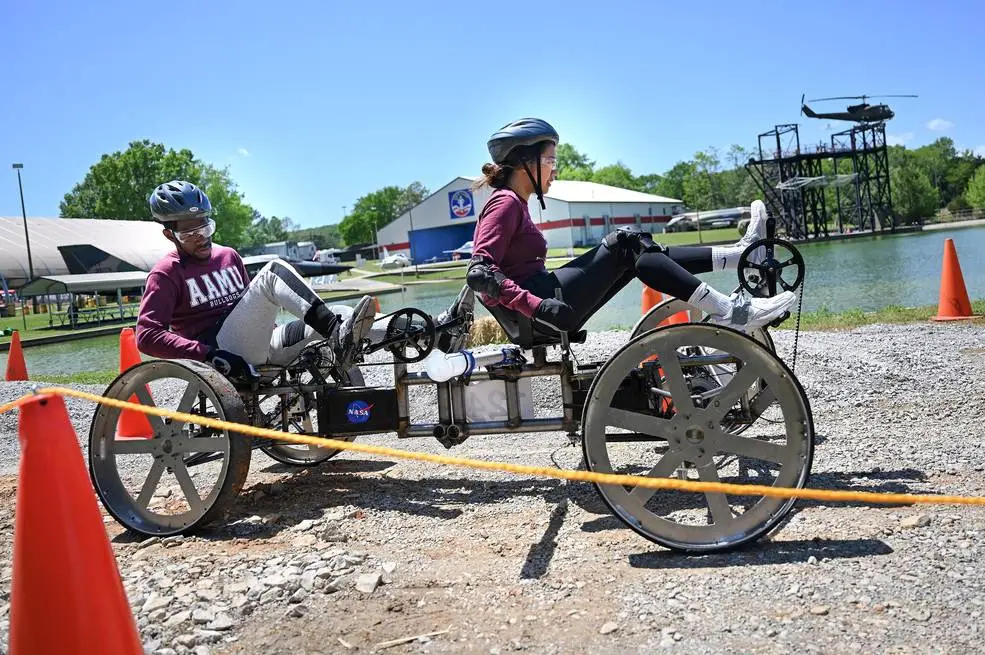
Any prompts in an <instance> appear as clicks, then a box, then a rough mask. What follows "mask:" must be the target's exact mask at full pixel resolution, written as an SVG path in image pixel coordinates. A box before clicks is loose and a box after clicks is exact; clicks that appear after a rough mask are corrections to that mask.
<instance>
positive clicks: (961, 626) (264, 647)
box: [0, 324, 985, 655]
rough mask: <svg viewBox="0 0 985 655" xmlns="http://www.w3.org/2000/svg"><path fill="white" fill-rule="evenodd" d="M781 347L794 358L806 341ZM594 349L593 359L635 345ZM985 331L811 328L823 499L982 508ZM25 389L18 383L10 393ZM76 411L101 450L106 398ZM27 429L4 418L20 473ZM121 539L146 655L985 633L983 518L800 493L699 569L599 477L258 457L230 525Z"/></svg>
mask: <svg viewBox="0 0 985 655" xmlns="http://www.w3.org/2000/svg"><path fill="white" fill-rule="evenodd" d="M773 336H774V339H775V340H776V342H777V348H778V351H779V352H780V353H781V355H784V356H785V357H786V358H787V359H789V355H790V352H791V346H792V342H793V334H792V332H790V331H786V330H783V331H775V332H774V333H773ZM597 337H598V338H597V340H595V341H593V343H592V344H591V345H585V346H581V347H579V349H578V356H579V358H580V359H582V360H591V359H594V358H599V357H604V356H606V355H607V354H609V353H611V352H612V351H613V350H614V349H615V348H616V347H618V346H619V345H620V344H622V343H623V342H624V341H625V339H626V334H625V333H621V332H609V333H601V334H599V335H597ZM983 337H985V330H983V328H982V327H981V326H979V325H966V324H947V325H937V324H915V325H906V326H869V327H864V328H859V329H856V330H851V331H844V332H823V333H821V332H818V333H802V334H801V338H800V346H799V355H798V360H797V361H798V363H797V375H798V377H799V379H800V380H801V382H802V383H803V385H804V387H805V389H806V391H807V394H808V396H809V398H810V402H811V406H812V410H813V414H814V422H815V427H816V430H817V436H818V439H817V445H816V450H815V459H814V466H813V475H812V478H811V482H810V486H812V487H819V488H835V489H851V490H868V491H883V492H913V493H947V494H973V495H985V480H983V470H985V455H983V454H982V450H981V448H980V445H979V444H980V442H981V439H982V428H981V426H982V417H983V416H985V375H983V373H985V338H983ZM367 374H368V378H369V381H370V382H384V381H385V379H386V376H387V375H388V374H389V371H388V370H387V369H385V368H372V367H370V368H367ZM28 388H29V386H28V385H27V384H23V383H0V403H2V402H6V401H8V400H11V399H13V398H15V397H17V396H19V395H21V394H23V393H24V392H25V391H26V390H27V389H28ZM82 388H85V389H86V390H89V391H94V392H97V393H98V392H100V391H101V389H100V388H93V387H82ZM534 391H535V404H536V408H537V413H538V415H540V416H547V415H552V414H553V413H554V412H555V411H556V409H557V394H556V387H554V386H553V385H552V384H550V383H548V381H547V380H544V381H539V382H538V384H535V387H534ZM412 400H413V414H414V415H415V418H416V417H420V418H421V419H422V420H423V419H426V418H429V417H430V418H433V417H435V415H436V412H437V410H436V407H435V406H434V400H433V396H430V395H428V394H427V393H422V394H415V396H414V397H412ZM66 405H67V407H68V410H69V413H70V415H71V418H72V422H73V425H74V426H75V428H76V431H77V432H78V434H79V436H80V437H81V438H83V439H84V438H85V436H86V434H87V431H88V421H89V417H90V416H91V412H92V405H91V404H90V403H88V402H86V401H78V400H75V399H72V398H66ZM16 429H17V423H16V417H15V416H14V415H11V414H8V415H4V416H0V432H2V438H0V467H2V471H0V473H2V474H3V475H5V476H8V478H6V479H8V481H10V480H13V477H12V476H13V475H15V474H16V470H17V456H18V447H17V443H16V441H17V440H16V437H17V431H16ZM363 441H365V442H367V443H380V444H386V445H395V440H394V439H393V438H392V437H389V438H384V437H371V438H367V439H365V440H363ZM396 445H397V446H398V447H405V448H408V449H413V450H422V451H427V452H436V453H445V452H448V451H446V450H445V449H444V448H443V447H442V446H440V444H437V443H436V442H434V441H433V440H430V439H427V440H413V441H409V442H406V443H400V444H396ZM451 452H452V454H455V455H462V456H467V457H476V458H482V459H491V460H492V459H495V460H500V461H510V462H518V463H529V464H537V465H548V466H549V465H552V463H553V462H556V463H558V464H560V465H561V466H565V467H570V468H573V467H574V466H576V465H577V463H578V460H579V457H580V451H579V450H578V449H576V448H572V447H570V446H568V441H567V438H566V437H565V436H564V435H562V434H552V433H549V434H541V435H526V436H515V437H481V436H478V437H473V438H471V439H469V440H468V441H467V442H466V443H465V444H463V445H462V446H460V447H458V448H455V449H454V450H452V451H451ZM8 486H10V483H8ZM4 498H5V501H4V504H3V505H0V534H2V535H3V538H2V539H0V555H2V556H3V559H4V561H5V563H4V568H3V571H2V573H0V615H2V616H0V619H2V623H3V625H2V630H3V632H2V633H0V646H3V647H5V644H6V630H7V620H8V617H7V612H8V607H9V606H8V604H7V603H9V585H10V576H11V569H10V554H11V544H12V540H11V538H12V525H13V500H12V498H13V497H12V495H11V494H10V493H8V494H6V495H5V496H4ZM106 525H107V530H108V532H109V534H110V537H111V539H112V541H113V545H114V549H115V551H116V553H117V558H118V562H119V564H120V567H121V571H122V574H123V576H124V580H125V583H126V586H127V590H128V593H129V594H130V599H131V604H132V606H133V608H134V610H135V614H136V615H137V617H138V624H139V626H140V628H141V634H142V637H143V639H144V640H145V643H146V645H147V649H148V652H155V653H162V654H167V653H196V654H198V655H202V654H204V653H288V652H290V653H316V652H324V653H328V652H356V649H358V650H359V651H363V652H365V651H367V650H373V649H374V648H375V647H378V646H379V644H381V643H382V642H385V641H387V640H390V639H396V638H401V637H410V636H415V635H424V634H428V633H435V632H438V633H441V632H442V631H444V630H446V629H447V630H448V631H447V632H443V633H441V634H435V635H432V636H426V637H420V638H418V639H416V640H411V641H410V642H409V643H406V644H401V645H397V646H393V647H392V649H391V650H392V651H393V652H431V653H451V652H469V653H471V652H476V653H505V652H509V651H514V650H526V651H531V652H538V653H562V652H606V653H608V652H614V653H638V652H654V651H663V650H667V651H679V652H687V653H724V652H737V651H741V652H755V653H787V652H791V651H794V650H796V651H798V652H809V653H857V652H892V653H909V652H913V653H917V652H919V653H928V652H929V653H937V652H940V653H972V652H979V651H980V643H981V638H982V635H981V629H980V628H979V626H980V625H982V620H981V613H982V611H983V607H982V605H983V603H985V594H983V593H982V592H983V589H985V569H983V567H982V566H981V561H982V556H983V546H982V537H983V535H985V508H977V507H959V506H931V505H924V506H912V507H902V506H857V505H847V504H844V503H831V504H822V503H816V502H803V503H799V504H798V505H797V509H796V510H795V513H794V516H793V518H792V519H791V520H790V522H789V523H787V524H785V525H784V526H783V527H782V528H781V529H780V530H779V531H777V532H775V533H774V534H773V535H771V537H770V538H769V539H766V540H762V541H761V542H757V543H756V544H753V545H751V546H749V547H747V548H746V549H744V550H742V551H739V552H734V553H729V554H721V555H707V556H701V557H688V556H683V555H679V554H675V553H671V552H669V551H666V550H664V549H662V548H660V547H658V546H656V545H655V544H652V543H650V542H648V541H645V540H643V539H642V538H641V537H639V536H637V535H636V534H635V533H632V532H631V531H629V530H627V529H625V528H624V527H623V526H622V524H620V523H619V522H618V521H616V520H615V519H613V518H612V517H611V516H610V515H609V513H608V512H607V511H606V508H605V507H604V505H602V503H601V502H600V501H599V499H598V496H597V494H596V493H595V491H594V489H593V488H592V487H590V486H588V485H580V484H572V485H565V484H563V483H561V482H559V481H556V480H541V479H530V478H524V477H517V476H511V475H509V474H496V473H485V472H477V471H471V470H465V469H454V468H439V467H435V466H431V465H426V464H419V463H414V462H409V461H404V460H387V459H383V458H375V457H364V456H361V455H359V454H355V453H353V454H342V455H341V456H340V457H339V458H337V459H336V460H333V461H332V462H330V463H328V464H325V465H323V466H321V467H318V468H316V469H311V470H303V471H298V470H290V469H287V468H285V467H282V466H279V465H276V464H275V463H274V462H272V460H269V459H268V458H266V457H265V456H263V455H261V454H256V455H255V457H254V460H253V463H252V466H251V474H250V480H249V482H248V485H247V488H246V489H244V491H243V493H242V494H241V497H240V499H238V501H237V504H236V506H235V507H234V510H233V512H232V515H231V517H230V520H229V523H228V524H227V525H225V526H219V527H218V528H217V529H215V530H213V531H211V532H209V533H207V534H203V535H201V536H197V537H192V538H183V539H181V538H179V539H171V540H165V541H164V542H159V541H151V542H145V543H138V542H136V541H134V540H133V539H131V538H129V537H128V536H127V535H125V534H122V533H121V531H120V530H119V528H118V526H117V525H116V524H115V522H113V521H112V520H111V519H108V518H107V522H106Z"/></svg>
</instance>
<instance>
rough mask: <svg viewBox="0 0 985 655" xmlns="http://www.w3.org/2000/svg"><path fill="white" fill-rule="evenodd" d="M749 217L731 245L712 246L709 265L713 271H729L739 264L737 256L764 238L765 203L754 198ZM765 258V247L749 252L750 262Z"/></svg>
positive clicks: (759, 262) (753, 262)
mask: <svg viewBox="0 0 985 655" xmlns="http://www.w3.org/2000/svg"><path fill="white" fill-rule="evenodd" d="M750 215H751V217H752V218H751V219H750V221H749V226H748V227H747V228H746V233H745V234H743V235H742V238H741V239H739V240H738V241H736V242H735V243H733V244H732V245H731V246H712V247H711V265H712V270H713V271H731V270H735V269H736V268H738V266H739V258H740V257H741V256H742V253H744V252H745V251H746V248H748V247H749V246H750V245H752V244H753V243H754V242H756V241H759V240H760V239H765V238H766V221H767V219H768V218H769V215H768V214H767V213H766V203H764V202H763V201H762V200H755V201H753V203H752V207H751V211H750ZM764 259H766V248H763V247H760V248H756V250H755V251H754V252H751V253H749V262H750V263H751V264H761V263H762V262H763V260H764Z"/></svg>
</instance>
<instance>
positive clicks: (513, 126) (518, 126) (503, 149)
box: [486, 118, 561, 209]
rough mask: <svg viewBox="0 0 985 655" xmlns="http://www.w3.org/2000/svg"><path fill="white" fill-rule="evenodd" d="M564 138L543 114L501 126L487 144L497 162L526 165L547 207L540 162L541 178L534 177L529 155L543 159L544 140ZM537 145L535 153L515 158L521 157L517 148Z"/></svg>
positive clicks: (538, 193) (555, 140)
mask: <svg viewBox="0 0 985 655" xmlns="http://www.w3.org/2000/svg"><path fill="white" fill-rule="evenodd" d="M560 139H561V137H560V136H558V133H557V130H555V129H554V128H553V127H552V126H551V124H550V123H548V122H547V121H545V120H543V119H540V118H521V119H519V120H515V121H513V122H512V123H508V124H506V125H504V126H503V127H501V128H499V130H498V131H497V132H496V133H495V134H493V135H492V136H491V137H489V141H488V143H487V144H486V147H488V148H489V155H490V156H491V157H492V159H493V162H494V163H495V164H499V165H506V166H511V167H513V166H517V165H521V166H523V170H525V171H526V172H527V177H528V178H530V183H531V184H533V186H534V192H535V193H536V194H537V199H538V200H539V201H540V206H541V208H542V209H547V205H546V204H545V203H544V191H543V184H542V180H541V176H540V166H539V165H538V166H537V178H536V179H534V175H533V173H531V172H530V167H529V166H527V159H535V160H539V158H540V153H541V152H543V150H544V143H546V142H548V141H549V142H552V143H554V145H557V143H558V141H560ZM533 145H536V146H537V149H536V151H535V152H534V153H533V157H529V158H528V157H523V158H522V159H523V161H514V160H515V159H517V158H515V157H513V158H511V155H512V154H513V153H514V152H515V151H516V150H517V148H525V147H527V146H533Z"/></svg>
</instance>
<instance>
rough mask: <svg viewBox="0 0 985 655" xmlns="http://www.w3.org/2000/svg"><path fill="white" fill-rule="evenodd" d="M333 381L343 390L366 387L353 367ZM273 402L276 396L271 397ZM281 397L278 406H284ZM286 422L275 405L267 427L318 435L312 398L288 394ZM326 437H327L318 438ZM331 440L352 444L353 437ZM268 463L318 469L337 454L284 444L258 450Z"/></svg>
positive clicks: (334, 450)
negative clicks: (269, 460)
mask: <svg viewBox="0 0 985 655" xmlns="http://www.w3.org/2000/svg"><path fill="white" fill-rule="evenodd" d="M331 377H332V379H333V380H334V381H335V382H336V383H338V384H339V385H340V386H343V387H361V386H364V385H365V381H364V380H363V373H362V371H360V370H359V368H358V367H355V366H354V367H352V368H351V369H350V370H349V372H348V373H346V374H343V375H340V376H335V375H333V376H331ZM274 398H276V396H274ZM283 400H284V397H283V396H282V397H281V399H280V401H279V402H283ZM287 402H288V403H289V404H288V421H287V424H286V425H284V424H283V421H282V420H281V417H280V409H279V408H280V404H279V403H278V405H277V409H275V412H274V413H275V414H276V415H277V416H276V417H275V418H274V419H273V420H272V421H271V422H270V424H269V425H268V426H267V427H270V428H271V429H274V430H282V431H284V432H295V433H301V434H309V435H318V434H319V431H318V408H317V406H316V405H315V398H314V395H313V394H304V395H301V394H296V393H295V394H290V395H289V396H288V397H287ZM320 436H329V435H320ZM330 438H332V439H337V440H339V441H349V442H351V441H353V440H354V439H355V438H356V437H355V435H344V436H337V437H336V436H331V437H330ZM260 450H261V451H263V452H264V453H265V454H266V455H268V456H269V457H270V458H271V459H274V460H276V461H278V462H280V463H281V464H287V465H288V466H318V465H319V464H321V463H322V462H325V461H328V460H330V459H332V458H333V457H335V456H336V455H337V454H339V453H340V452H341V451H340V450H339V449H338V448H326V447H324V446H312V445H310V444H304V443H288V442H286V441H278V442H273V443H271V444H270V445H267V446H263V447H262V448H260Z"/></svg>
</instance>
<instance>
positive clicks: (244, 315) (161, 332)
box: [136, 180, 375, 379]
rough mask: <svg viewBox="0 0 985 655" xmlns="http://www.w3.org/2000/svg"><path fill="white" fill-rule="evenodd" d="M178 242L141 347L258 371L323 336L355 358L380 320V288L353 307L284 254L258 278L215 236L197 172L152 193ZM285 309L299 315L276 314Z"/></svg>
mask: <svg viewBox="0 0 985 655" xmlns="http://www.w3.org/2000/svg"><path fill="white" fill-rule="evenodd" d="M149 203H150V210H151V215H152V216H153V217H154V220H156V221H158V222H159V223H161V224H162V225H163V226H164V237H165V238H167V239H168V240H169V241H171V242H172V243H174V244H175V251H174V252H172V253H169V254H168V255H166V256H165V257H163V258H162V259H161V260H160V261H159V262H158V263H157V264H156V265H155V266H154V268H153V269H151V271H150V273H149V274H148V275H147V282H146V286H145V290H144V295H143V298H142V300H141V303H140V311H139V314H138V316H137V330H136V337H137V348H138V349H139V350H140V351H141V352H143V353H145V354H147V355H151V356H152V357H159V358H162V359H180V358H184V359H194V360H197V361H204V362H207V363H209V364H210V365H212V366H213V367H214V368H216V370H218V371H220V372H221V373H223V374H224V375H226V376H228V377H231V378H237V379H242V378H249V377H255V376H256V371H255V370H254V368H253V366H255V365H260V364H274V365H286V364H289V363H290V362H291V361H292V360H293V359H294V358H295V357H297V355H298V354H299V353H300V352H301V349H302V348H303V347H304V346H305V345H307V344H308V343H310V342H311V341H314V340H316V339H325V340H327V341H328V343H329V345H330V346H331V348H332V351H333V353H334V355H335V358H336V359H335V361H336V362H339V363H341V366H342V367H343V368H348V367H349V366H350V365H351V362H346V361H345V359H346V358H348V357H351V355H350V354H349V353H351V352H352V347H353V346H354V345H355V344H358V343H359V342H360V341H362V340H363V339H364V338H365V337H366V335H367V334H368V333H369V330H370V328H371V327H372V325H373V319H374V318H375V313H374V311H373V303H372V298H370V297H369V296H363V297H362V299H361V300H360V301H359V303H358V304H357V305H356V307H355V309H354V310H353V309H351V308H349V307H346V306H344V305H333V306H331V307H329V306H328V305H326V304H325V302H324V301H323V300H322V299H321V298H319V297H318V295H317V294H316V293H315V292H314V290H313V289H312V288H311V287H310V286H308V284H307V283H306V282H305V281H304V279H303V278H302V277H301V276H300V275H298V273H297V271H295V270H294V268H293V267H291V266H290V265H289V264H287V263H286V262H284V261H282V260H279V259H275V260H272V261H270V262H268V263H267V264H266V265H265V266H264V267H263V268H262V269H260V271H259V272H258V273H257V274H256V276H255V277H254V278H253V280H252V281H251V280H250V279H249V277H248V276H247V274H246V267H245V266H244V265H243V259H242V258H241V257H240V256H239V253H237V252H236V251H235V250H233V249H232V248H227V247H225V246H220V245H218V244H214V243H212V238H211V237H212V235H213V234H214V233H215V221H214V220H213V218H212V205H211V203H210V202H209V199H208V196H206V195H205V193H204V192H203V191H202V190H201V189H199V188H198V187H196V186H195V185H194V184H191V183H190V182H185V181H181V180H174V181H171V182H167V183H165V184H162V185H160V186H159V187H157V188H156V189H154V192H153V193H152V194H151V195H150V198H149ZM282 309H283V310H285V311H287V312H289V313H291V314H293V315H294V316H296V317H297V318H298V320H296V321H292V322H290V323H288V324H287V325H283V326H277V325H276V324H275V321H276V317H277V314H278V313H279V312H280V311H281V310H282Z"/></svg>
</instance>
